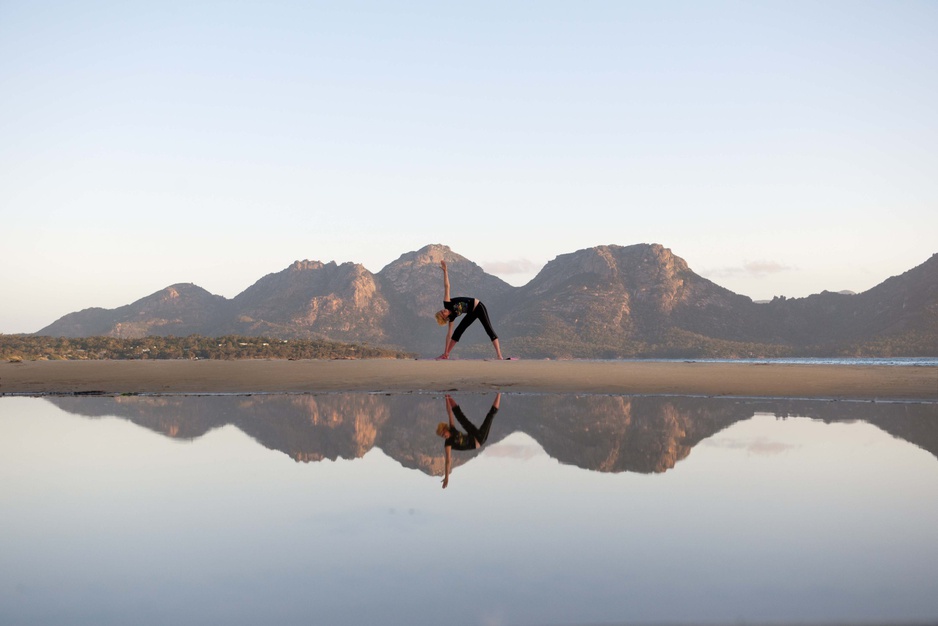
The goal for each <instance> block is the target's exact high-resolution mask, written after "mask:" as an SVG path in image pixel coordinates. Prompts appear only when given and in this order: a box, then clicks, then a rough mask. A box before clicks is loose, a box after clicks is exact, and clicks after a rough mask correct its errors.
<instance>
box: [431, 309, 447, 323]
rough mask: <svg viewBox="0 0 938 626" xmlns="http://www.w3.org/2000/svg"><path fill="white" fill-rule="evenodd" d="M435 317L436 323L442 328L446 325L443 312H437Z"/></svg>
mask: <svg viewBox="0 0 938 626" xmlns="http://www.w3.org/2000/svg"><path fill="white" fill-rule="evenodd" d="M434 317H435V318H436V323H437V324H439V325H440V326H442V325H443V324H445V323H446V317H445V316H444V315H443V311H437V312H436V314H435V315H434Z"/></svg>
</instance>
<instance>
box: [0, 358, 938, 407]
mask: <svg viewBox="0 0 938 626" xmlns="http://www.w3.org/2000/svg"><path fill="white" fill-rule="evenodd" d="M494 389H498V390H501V391H505V392H512V391H513V392H531V393H614V394H649V395H705V396H741V397H791V398H831V399H859V400H877V399H878V400H913V401H927V402H938V367H890V366H860V365H801V364H755V363H680V362H678V363H675V362H658V361H648V362H642V361H576V360H570V361H548V360H532V361H524V360H522V361H476V360H465V361H460V360H453V361H423V360H420V361H409V360H384V359H376V360H348V361H315V360H309V361H286V360H239V361H160V360H150V361H24V362H21V363H2V364H0V395H3V394H35V395H42V394H73V393H105V394H123V393H166V394H194V393H278V392H286V393H303V392H306V393H317V392H335V391H362V392H394V393H404V392H414V391H432V392H440V391H451V392H458V391H490V390H494Z"/></svg>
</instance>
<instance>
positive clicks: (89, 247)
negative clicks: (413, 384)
mask: <svg viewBox="0 0 938 626" xmlns="http://www.w3.org/2000/svg"><path fill="white" fill-rule="evenodd" d="M936 33H938V2H935V1H929V2H905V1H901V0H900V1H884V2H863V1H850V2H840V1H836V0H832V1H827V2H814V1H811V2H799V1H795V2H791V1H784V2H771V1H764V2H707V1H703V0H701V1H695V2H670V1H667V2H657V1H655V2H652V1H648V2H638V1H635V2H627V1H616V2H602V1H588V0H587V1H584V2H572V1H571V2H554V1H550V0H544V1H530V2H511V1H502V2H485V1H483V2H473V3H456V2H443V3H441V2H407V1H403V2H394V3H390V2H356V1H350V2H341V3H339V2H315V1H311V2H238V1H231V2H200V1H197V0H187V1H185V2H175V1H173V0H167V1H165V2H133V1H120V2H108V1H82V2H74V1H70V2H53V1H50V2H43V1H41V0H28V1H18V0H0V251H2V254H3V260H2V262H0V294H2V295H0V333H21V332H35V331H37V330H39V329H40V328H42V327H44V326H46V325H48V324H50V323H52V322H53V321H55V320H56V319H58V318H59V317H61V316H62V315H65V314H67V313H70V312H73V311H78V310H81V309H84V308H88V307H104V308H115V307H118V306H122V305H124V304H129V303H131V302H133V301H135V300H137V299H139V298H142V297H145V296H147V295H150V294H152V293H154V292H156V291H159V290H160V289H163V288H164V287H167V286H169V285H172V284H175V283H189V282H191V283H195V284H197V285H199V286H201V287H203V288H205V289H207V290H208V291H210V292H212V293H215V294H218V295H222V296H225V297H228V298H231V297H234V296H235V295H237V294H238V293H240V292H241V291H243V290H244V289H246V288H247V287H249V286H250V285H252V284H253V283H254V282H255V281H257V280H258V279H260V278H261V277H263V276H265V275H266V274H270V273H273V272H279V271H281V270H283V269H285V268H286V267H288V266H289V265H290V264H291V263H292V262H293V261H295V260H302V259H309V260H319V261H323V262H328V261H335V262H337V263H344V262H349V261H351V262H355V263H361V264H362V265H364V266H365V267H366V268H368V269H369V270H371V271H372V272H378V271H380V270H381V269H382V268H383V267H385V266H386V265H388V264H389V263H391V262H393V261H394V260H396V259H397V258H398V257H400V256H401V255H402V254H405V253H407V252H411V251H414V250H418V249H420V248H422V247H423V246H425V245H427V244H431V243H440V244H445V245H448V246H450V247H451V248H452V249H453V251H455V252H457V253H458V254H461V255H463V256H465V257H467V258H469V259H470V260H472V261H474V262H476V263H478V264H479V265H481V266H482V267H483V268H484V269H486V270H487V271H489V272H490V273H493V274H495V275H497V276H499V277H501V278H502V279H504V280H506V281H507V282H509V283H511V284H513V285H523V284H525V283H527V282H528V281H530V280H531V279H532V278H533V277H534V276H535V275H536V274H537V272H538V271H540V270H541V269H542V268H543V266H544V265H545V264H546V263H547V262H549V261H550V260H552V259H554V258H555V257H557V256H558V255H561V254H567V253H570V252H574V251H576V250H580V249H583V248H589V247H593V246H599V245H610V244H614V245H622V246H626V245H632V244H637V243H659V244H662V245H663V246H665V247H667V248H670V249H671V250H672V252H674V254H676V255H678V256H679V257H681V258H683V259H685V260H686V261H687V263H688V264H689V266H690V268H691V269H692V270H694V271H695V272H697V273H698V274H700V275H702V276H705V277H707V278H709V279H711V280H713V281H714V282H716V283H718V284H720V285H722V286H724V287H726V288H728V289H731V290H732V291H735V292H736V293H740V294H743V295H746V296H749V297H751V298H753V299H757V300H758V299H769V298H772V297H773V296H776V295H784V296H787V297H804V296H807V295H810V294H812V293H818V292H820V291H823V290H830V291H840V290H851V291H855V292H862V291H865V290H867V289H870V288H871V287H874V286H876V285H877V284H879V283H880V282H882V281H883V280H885V279H887V278H889V277H890V276H894V275H898V274H901V273H903V272H905V271H907V270H909V269H911V268H913V267H915V266H917V265H919V264H921V263H923V262H924V261H926V260H927V259H928V258H929V257H930V256H931V255H932V254H934V253H936V252H938V113H936V112H938V36H936ZM455 287H456V286H454V288H455Z"/></svg>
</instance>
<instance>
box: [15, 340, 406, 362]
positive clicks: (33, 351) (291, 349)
mask: <svg viewBox="0 0 938 626" xmlns="http://www.w3.org/2000/svg"><path fill="white" fill-rule="evenodd" d="M411 357H413V355H411V354H407V353H405V352H402V351H397V350H388V349H385V348H377V347H373V346H367V345H362V344H347V343H338V342H334V341H325V340H319V339H290V340H283V339H270V338H266V337H242V336H234V335H226V336H224V337H201V336H198V335H191V336H188V337H157V336H154V337H143V338H139V339H118V338H116V337H78V338H68V337H43V336H36V335H0V359H3V360H7V361H10V360H14V361H15V360H23V361H35V360H40V359H47V360H92V359H379V358H397V359H400V358H411Z"/></svg>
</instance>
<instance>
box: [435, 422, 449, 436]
mask: <svg viewBox="0 0 938 626" xmlns="http://www.w3.org/2000/svg"><path fill="white" fill-rule="evenodd" d="M447 430H449V424H447V423H446V422H440V423H439V424H437V425H436V434H438V435H439V436H440V437H445V436H446V434H445V432H446V431H447Z"/></svg>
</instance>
